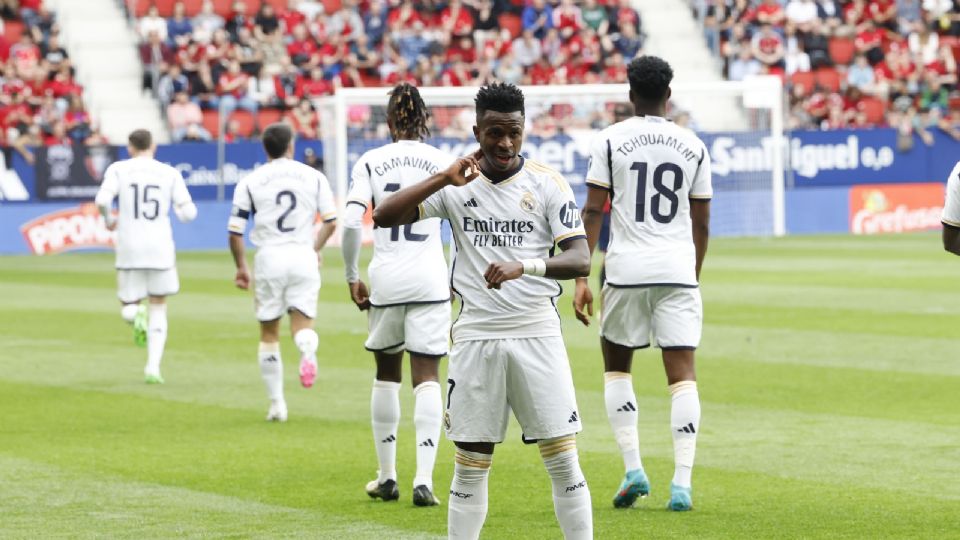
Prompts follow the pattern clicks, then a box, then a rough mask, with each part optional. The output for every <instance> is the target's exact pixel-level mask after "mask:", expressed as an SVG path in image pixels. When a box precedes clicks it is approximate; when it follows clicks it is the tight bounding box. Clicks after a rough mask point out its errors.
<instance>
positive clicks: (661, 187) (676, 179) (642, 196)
mask: <svg viewBox="0 0 960 540" xmlns="http://www.w3.org/2000/svg"><path fill="white" fill-rule="evenodd" d="M630 170H632V171H637V216H636V221H637V223H643V221H644V219H645V218H646V213H647V212H646V209H647V163H646V162H645V161H635V162H633V165H631V166H630ZM668 172H669V173H673V182H672V183H673V187H667V185H666V184H664V181H663V175H664V174H666V173H668ZM682 185H683V169H681V168H680V166H679V165H677V164H676V163H670V162H665V163H661V164H660V165H658V166H657V168H656V169H654V170H653V187H654V189H656V190H657V192H656V193H655V194H654V195H653V197H650V215H651V217H653V220H654V221H656V222H657V223H670V222H671V221H673V218H675V217H677V209H678V208H679V207H680V198H679V197H677V191H678V190H679V189H680V187H681V186H682ZM664 198H666V199H667V201H668V202H669V204H670V208H669V209H668V210H667V213H666V214H663V213H661V212H660V202H661V201H662V200H663V199H664Z"/></svg>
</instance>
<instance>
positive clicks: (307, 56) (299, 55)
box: [287, 24, 319, 67]
mask: <svg viewBox="0 0 960 540" xmlns="http://www.w3.org/2000/svg"><path fill="white" fill-rule="evenodd" d="M316 52H317V43H316V42H315V41H314V40H313V38H312V37H310V35H309V34H307V27H306V26H304V25H302V24H298V25H297V26H295V27H293V40H292V41H290V43H289V44H287V54H288V55H290V59H291V60H293V63H294V64H295V65H297V66H302V67H313V66H315V65H317V63H318V62H319V59H318V58H316V57H315V56H314V53H316Z"/></svg>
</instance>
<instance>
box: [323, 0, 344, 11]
mask: <svg viewBox="0 0 960 540" xmlns="http://www.w3.org/2000/svg"><path fill="white" fill-rule="evenodd" d="M340 7H341V2H340V0H323V10H324V12H325V13H327V14H330V13H334V12H336V11H339V10H340Z"/></svg>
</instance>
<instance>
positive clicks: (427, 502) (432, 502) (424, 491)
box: [413, 484, 440, 506]
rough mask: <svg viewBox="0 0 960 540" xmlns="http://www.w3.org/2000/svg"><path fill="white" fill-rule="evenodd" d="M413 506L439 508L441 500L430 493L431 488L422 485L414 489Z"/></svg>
mask: <svg viewBox="0 0 960 540" xmlns="http://www.w3.org/2000/svg"><path fill="white" fill-rule="evenodd" d="M413 504H414V505H415V506H437V505H438V504H440V499H438V498H437V496H436V495H434V494H433V492H432V491H430V488H428V487H427V486H425V485H423V484H421V485H419V486H417V487H415V488H413Z"/></svg>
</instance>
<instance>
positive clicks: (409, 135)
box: [387, 82, 430, 139]
mask: <svg viewBox="0 0 960 540" xmlns="http://www.w3.org/2000/svg"><path fill="white" fill-rule="evenodd" d="M387 117H388V118H390V122H391V124H392V125H393V133H392V135H393V136H394V138H396V139H425V138H427V137H429V136H430V128H429V127H427V122H428V121H429V120H430V110H429V109H427V105H426V103H424V102H423V98H421V97H420V91H419V90H417V87H416V86H413V85H412V84H410V83H408V82H402V83H400V84H398V85H396V86H394V87H393V90H391V91H390V99H389V100H387Z"/></svg>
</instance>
